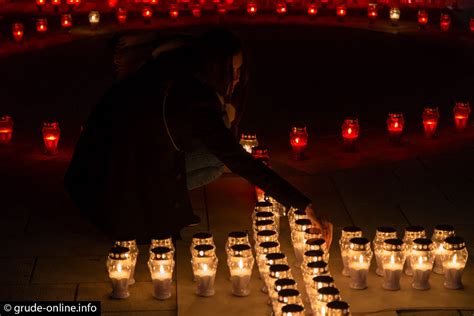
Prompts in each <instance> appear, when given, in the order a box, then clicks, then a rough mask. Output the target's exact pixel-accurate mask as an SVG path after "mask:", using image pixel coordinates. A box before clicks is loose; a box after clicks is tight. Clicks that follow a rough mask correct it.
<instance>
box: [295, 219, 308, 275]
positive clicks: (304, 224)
mask: <svg viewBox="0 0 474 316" xmlns="http://www.w3.org/2000/svg"><path fill="white" fill-rule="evenodd" d="M312 225H313V224H312V223H311V220H309V219H298V220H296V221H295V225H294V226H293V230H292V231H291V240H292V242H293V249H294V251H295V256H296V265H297V266H299V265H301V263H302V262H303V254H304V252H305V244H306V239H305V231H306V229H308V228H310V227H311V226H312Z"/></svg>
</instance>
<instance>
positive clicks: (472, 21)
mask: <svg viewBox="0 0 474 316" xmlns="http://www.w3.org/2000/svg"><path fill="white" fill-rule="evenodd" d="M469 29H470V30H471V32H474V18H470V19H469Z"/></svg>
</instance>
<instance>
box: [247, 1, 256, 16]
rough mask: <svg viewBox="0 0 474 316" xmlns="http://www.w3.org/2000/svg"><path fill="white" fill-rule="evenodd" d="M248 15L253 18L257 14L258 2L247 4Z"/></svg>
mask: <svg viewBox="0 0 474 316" xmlns="http://www.w3.org/2000/svg"><path fill="white" fill-rule="evenodd" d="M247 13H248V15H249V16H250V17H251V18H253V17H254V16H255V15H256V14H257V3H256V2H248V3H247Z"/></svg>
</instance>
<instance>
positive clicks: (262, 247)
mask: <svg viewBox="0 0 474 316" xmlns="http://www.w3.org/2000/svg"><path fill="white" fill-rule="evenodd" d="M255 252H256V254H257V265H258V269H259V270H260V271H261V272H263V271H265V266H266V260H267V257H266V256H267V254H269V253H274V252H280V243H279V242H277V241H266V242H262V243H260V244H258V245H257V247H256V251H255Z"/></svg>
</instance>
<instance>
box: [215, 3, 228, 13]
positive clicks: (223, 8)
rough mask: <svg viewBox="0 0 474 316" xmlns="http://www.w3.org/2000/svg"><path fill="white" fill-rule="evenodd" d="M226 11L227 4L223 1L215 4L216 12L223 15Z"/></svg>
mask: <svg viewBox="0 0 474 316" xmlns="http://www.w3.org/2000/svg"><path fill="white" fill-rule="evenodd" d="M226 13H227V5H226V4H225V3H219V4H218V5H217V14H218V15H220V16H223V15H225V14H226Z"/></svg>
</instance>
